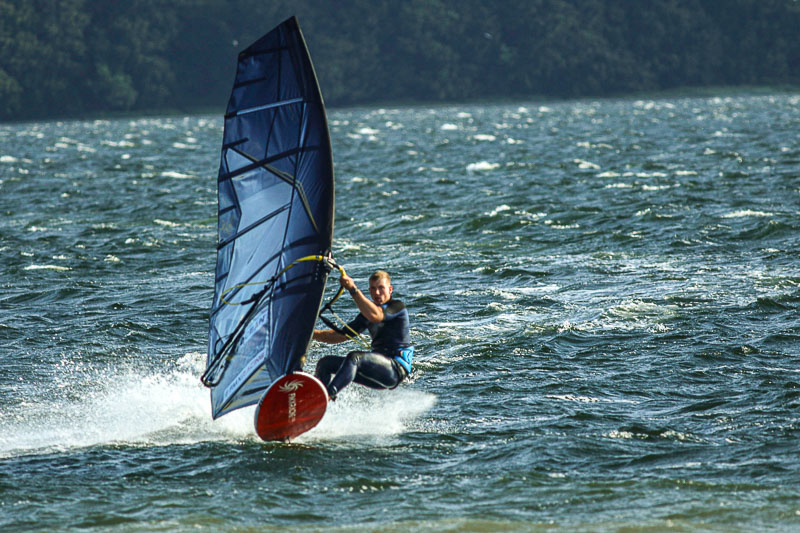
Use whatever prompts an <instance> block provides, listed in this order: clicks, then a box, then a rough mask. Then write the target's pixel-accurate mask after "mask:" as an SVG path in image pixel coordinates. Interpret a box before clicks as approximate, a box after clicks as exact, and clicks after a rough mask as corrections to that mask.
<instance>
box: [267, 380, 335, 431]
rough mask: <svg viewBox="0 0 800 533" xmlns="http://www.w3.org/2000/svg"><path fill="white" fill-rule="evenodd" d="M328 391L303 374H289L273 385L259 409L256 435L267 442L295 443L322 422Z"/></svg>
mask: <svg viewBox="0 0 800 533" xmlns="http://www.w3.org/2000/svg"><path fill="white" fill-rule="evenodd" d="M327 407H328V391H327V390H325V386H324V385H323V384H322V382H321V381H320V380H318V379H317V378H315V377H314V376H310V375H308V374H305V373H303V372H294V373H292V374H286V375H285V376H283V377H282V378H280V379H278V380H277V381H275V383H273V384H272V385H270V387H269V389H267V392H266V394H264V397H263V398H261V401H260V402H258V408H257V409H256V417H255V425H256V433H258V436H259V437H261V438H262V439H263V440H266V441H272V440H283V441H287V440H291V439H293V438H295V437H297V436H299V435H302V434H303V433H305V432H306V431H308V430H310V429H311V428H313V427H314V426H316V425H317V424H319V421H320V420H322V417H323V416H324V415H325V409H326V408H327Z"/></svg>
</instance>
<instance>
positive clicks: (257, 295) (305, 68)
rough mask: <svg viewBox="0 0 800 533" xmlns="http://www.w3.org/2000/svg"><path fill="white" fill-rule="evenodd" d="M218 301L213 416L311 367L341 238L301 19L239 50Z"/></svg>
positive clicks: (221, 190)
mask: <svg viewBox="0 0 800 533" xmlns="http://www.w3.org/2000/svg"><path fill="white" fill-rule="evenodd" d="M217 186H218V200H219V205H218V217H219V218H218V242H217V266H216V277H215V286H214V299H213V302H212V305H211V317H210V322H209V335H208V358H207V362H206V370H205V373H204V374H203V378H202V380H203V383H204V384H205V385H207V386H208V387H209V388H210V389H211V406H212V416H213V417H214V418H217V417H219V416H221V415H223V414H225V413H227V412H230V411H232V410H234V409H239V408H241V407H245V406H247V405H252V404H254V403H256V402H258V401H259V399H260V398H261V396H262V395H263V393H264V391H265V390H266V389H267V387H269V385H270V384H271V383H273V382H274V381H275V380H277V379H279V378H280V377H281V376H283V375H285V374H287V373H289V372H292V371H295V370H300V369H301V367H302V361H303V358H304V356H305V353H306V350H307V348H308V345H309V342H310V341H311V334H312V332H313V328H314V324H315V322H316V320H317V315H318V312H319V309H320V304H321V302H322V296H323V292H324V289H325V282H326V279H327V275H328V271H329V266H328V265H326V264H325V261H324V257H325V256H328V255H329V254H330V251H331V242H332V239H333V214H334V184H333V159H332V156H331V143H330V135H329V132H328V124H327V119H326V116H325V106H324V103H323V100H322V95H321V93H320V90H319V85H318V83H317V78H316V75H315V73H314V67H313V65H312V63H311V58H310V57H309V54H308V49H307V47H306V44H305V40H304V39H303V35H302V33H301V31H300V27H299V25H298V22H297V19H296V18H294V17H292V18H290V19H288V20H286V21H285V22H283V23H282V24H280V25H279V26H277V27H276V28H275V29H273V30H272V31H270V32H269V33H267V34H266V35H264V36H263V37H262V38H261V39H259V40H258V41H256V42H255V43H253V44H252V45H251V46H249V47H248V48H247V49H245V50H244V51H243V52H241V53H240V54H239V59H238V68H237V72H236V79H235V82H234V86H233V90H232V92H231V96H230V100H229V102H228V108H227V112H226V114H225V129H224V135H223V141H222V154H221V159H220V168H219V176H218V179H217Z"/></svg>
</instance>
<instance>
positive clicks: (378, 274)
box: [369, 270, 392, 285]
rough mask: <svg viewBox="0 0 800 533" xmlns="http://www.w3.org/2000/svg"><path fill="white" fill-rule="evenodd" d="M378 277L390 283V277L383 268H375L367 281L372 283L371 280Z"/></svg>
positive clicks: (376, 279) (375, 279)
mask: <svg viewBox="0 0 800 533" xmlns="http://www.w3.org/2000/svg"><path fill="white" fill-rule="evenodd" d="M379 279H385V280H386V283H388V284H389V285H391V284H392V278H391V277H390V276H389V273H388V272H386V271H385V270H376V271H375V273H374V274H372V275H371V276H370V277H369V282H370V283H372V282H373V281H378V280H379Z"/></svg>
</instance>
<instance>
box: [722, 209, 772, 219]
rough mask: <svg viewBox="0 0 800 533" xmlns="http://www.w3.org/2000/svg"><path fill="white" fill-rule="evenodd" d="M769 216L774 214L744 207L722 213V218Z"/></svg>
mask: <svg viewBox="0 0 800 533" xmlns="http://www.w3.org/2000/svg"><path fill="white" fill-rule="evenodd" d="M771 216H774V214H773V213H767V212H765V211H753V210H751V209H744V210H742V211H734V212H733V213H728V214H727V215H722V218H745V217H771Z"/></svg>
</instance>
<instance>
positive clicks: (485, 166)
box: [467, 161, 500, 172]
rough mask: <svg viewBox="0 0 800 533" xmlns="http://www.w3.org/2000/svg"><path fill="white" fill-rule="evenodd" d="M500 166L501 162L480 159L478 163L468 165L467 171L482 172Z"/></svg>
mask: <svg viewBox="0 0 800 533" xmlns="http://www.w3.org/2000/svg"><path fill="white" fill-rule="evenodd" d="M499 167H500V163H489V162H488V161H480V162H478V163H470V164H469V165H467V172H480V171H483V170H494V169H496V168H499Z"/></svg>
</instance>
